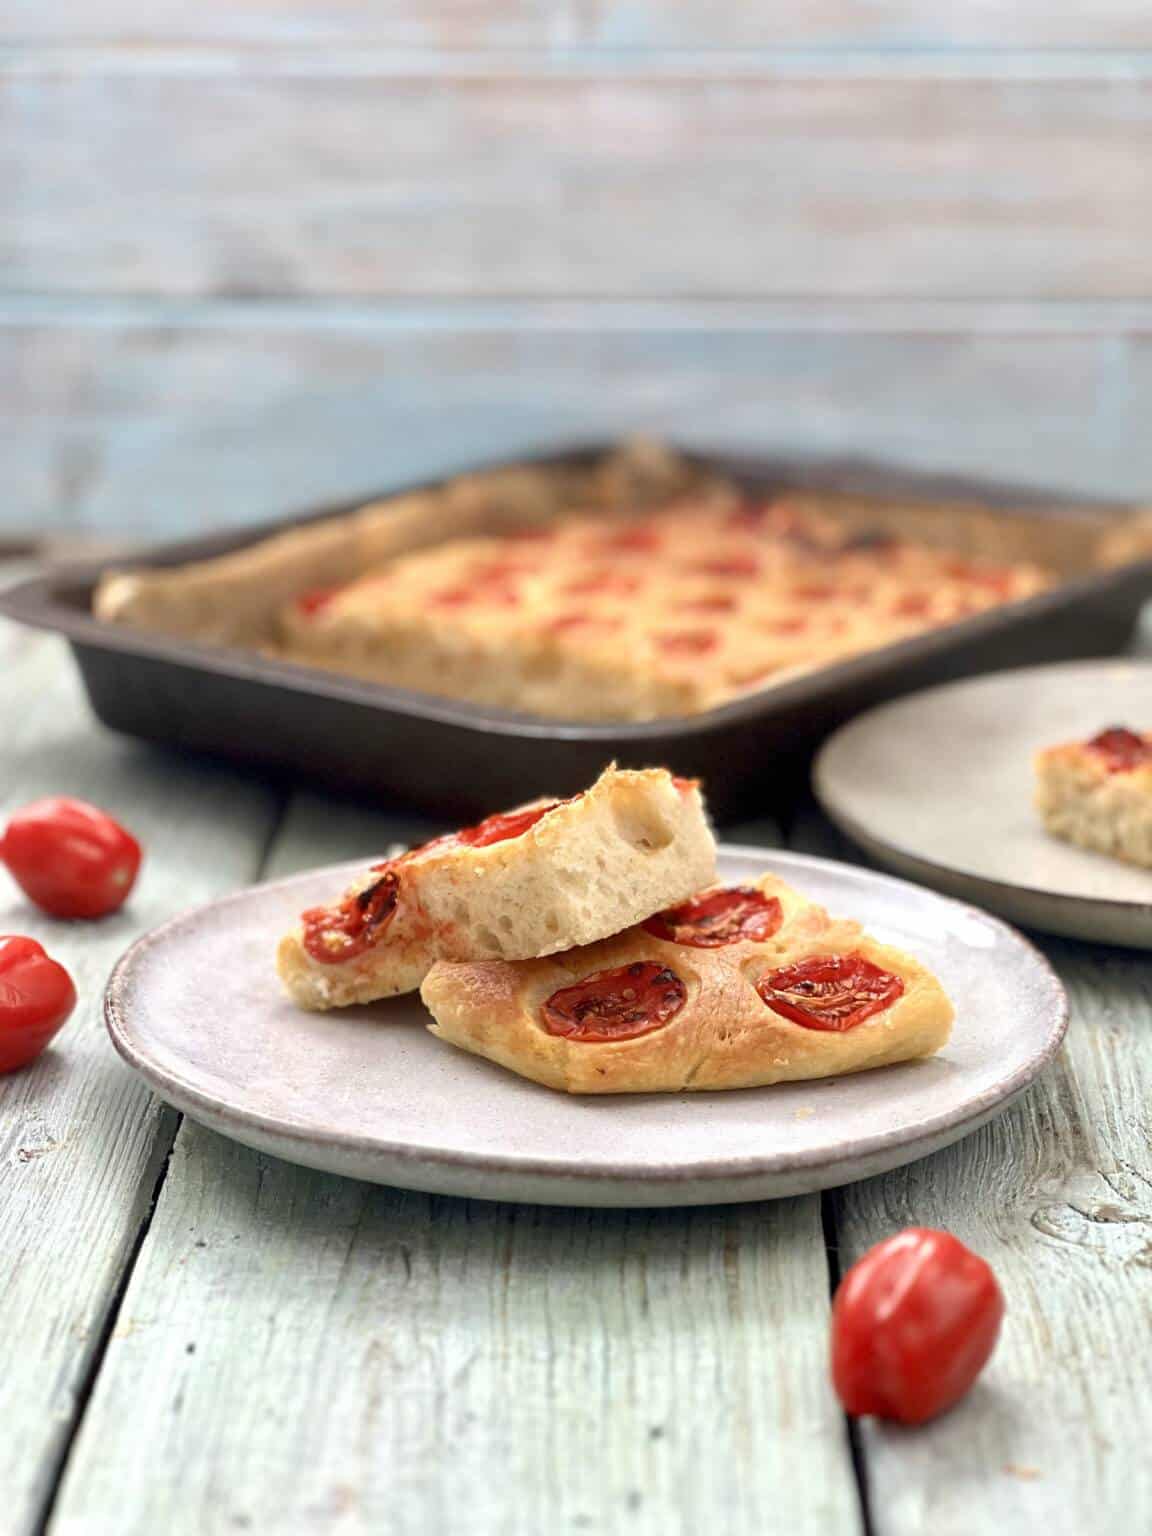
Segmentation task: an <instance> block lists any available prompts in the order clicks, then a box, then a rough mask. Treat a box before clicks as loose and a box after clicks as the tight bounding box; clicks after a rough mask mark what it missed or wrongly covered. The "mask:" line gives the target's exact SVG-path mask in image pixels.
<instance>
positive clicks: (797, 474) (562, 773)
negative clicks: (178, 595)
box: [0, 448, 1152, 820]
mask: <svg viewBox="0 0 1152 1536" xmlns="http://www.w3.org/2000/svg"><path fill="white" fill-rule="evenodd" d="M600 451H603V450H602V449H592V448H587V449H581V450H571V451H568V452H566V453H564V454H557V455H552V456H550V459H549V460H545V461H544V462H549V461H561V460H569V461H570V460H571V459H572V458H573V457H574V456H577V455H579V456H583V455H584V454H590V453H593V452H600ZM695 457H696V459H697V461H698V462H702V463H704V464H706V465H708V466H711V467H714V468H716V469H719V470H721V471H723V472H725V473H727V474H728V475H730V476H732V477H733V478H734V479H736V480H738V481H740V482H741V483H743V484H744V485H745V486H746V487H747V488H748V489H749V490H750V491H753V492H755V491H763V490H768V489H773V488H778V487H780V486H787V485H795V484H797V483H803V485H804V486H805V488H808V489H811V488H813V487H827V488H829V489H840V490H844V489H850V490H856V491H860V492H862V493H866V494H892V495H896V496H901V497H912V498H932V497H936V496H946V497H948V498H961V499H971V500H972V501H974V502H978V503H982V504H984V505H985V506H987V505H990V504H991V505H996V504H1003V505H1005V506H1008V505H1011V506H1012V507H1014V508H1016V509H1019V508H1021V507H1023V506H1027V505H1028V504H1029V503H1041V502H1043V504H1045V505H1047V506H1051V505H1053V503H1054V502H1056V501H1058V498H1053V497H1044V498H1041V497H1038V496H1037V495H1036V493H1035V492H1020V491H1013V490H1012V489H1010V488H1008V487H1005V486H991V485H986V484H978V483H975V482H972V481H963V482H961V481H955V480H948V481H942V480H939V479H926V478H923V477H916V476H911V475H907V474H903V473H896V472H890V471H887V470H884V469H883V468H881V467H878V466H875V465H867V464H861V465H852V464H845V463H840V464H833V465H826V466H823V467H822V468H821V467H815V468H814V467H813V466H811V465H806V466H803V467H802V468H798V467H797V466H795V465H788V464H782V463H781V462H779V461H775V460H774V461H766V460H763V459H759V460H753V459H748V458H740V459H737V458H732V457H723V456H719V455H715V456H708V457H701V456H699V455H697V456H695ZM538 462H539V461H538ZM406 489H412V487H393V488H392V489H391V490H389V491H388V492H387V493H385V494H388V495H392V494H399V492H400V491H401V490H406ZM366 499H367V498H360V499H358V500H357V502H355V503H351V504H348V503H345V504H342V505H340V506H332V507H326V508H323V509H321V510H319V511H313V512H311V513H309V514H307V515H306V516H304V517H297V518H291V519H286V520H284V521H282V522H279V523H277V524H275V525H271V526H265V527H262V528H259V529H251V528H249V529H246V530H244V531H243V532H240V533H235V532H233V533H230V534H224V535H219V536H216V537H210V538H201V539H195V540H190V541H184V542H181V543H179V544H169V545H165V546H162V547H160V548H158V549H153V550H150V551H148V552H145V553H144V554H142V555H139V556H135V557H133V562H132V563H134V564H137V565H153V566H170V565H177V564H180V563H182V562H185V561H192V560H203V559H206V558H210V557H211V556H213V555H218V554H224V553H226V552H228V551H230V550H233V549H238V548H240V547H241V546H243V545H245V544H249V543H252V542H254V541H255V540H257V539H259V538H262V537H265V536H266V535H267V534H268V533H271V532H274V531H277V530H279V529H282V528H284V527H286V526H289V524H298V523H304V522H312V521H315V520H318V519H320V518H323V517H330V516H335V515H339V514H341V513H344V512H347V511H349V510H351V509H352V508H353V507H354V506H359V505H362V504H363V501H364V500H366ZM1120 510H1122V509H1119V508H1118V509H1117V511H1120ZM115 563H116V564H118V565H119V564H123V563H124V562H123V561H122V560H118V561H116V562H115ZM101 569H102V567H101V566H100V565H96V564H89V565H85V566H73V567H69V568H62V569H59V570H55V571H51V572H49V573H48V574H46V575H43V576H39V577H36V578H35V579H33V580H29V581H25V582H22V583H20V584H19V585H17V586H15V587H13V588H11V589H10V590H8V591H6V592H4V593H3V594H0V613H5V614H7V615H8V617H10V618H12V619H16V620H17V621H19V622H20V623H24V624H29V625H32V626H34V627H36V628H39V629H47V630H52V631H55V632H56V633H59V634H62V635H64V636H65V637H66V638H67V639H68V640H69V641H70V643H71V645H72V649H73V652H74V654H75V656H76V660H77V663H78V665H79V667H80V671H81V674H82V676H83V679H84V683H85V686H86V688H87V690H88V697H89V699H90V701H91V704H92V708H93V710H94V711H95V713H96V715H97V716H98V717H99V719H100V720H102V721H103V722H104V724H105V725H107V726H109V727H111V728H112V729H113V730H117V731H123V732H126V733H128V734H130V735H134V736H141V737H145V738H148V739H150V740H152V741H157V742H163V743H167V744H169V745H174V746H176V747H178V748H180V749H183V750H189V751H196V752H207V753H213V754H218V755H223V756H225V757H228V758H231V759H238V760H240V761H242V762H245V763H248V764H252V765H257V766H259V767H261V768H262V769H268V768H272V769H275V770H282V771H286V772H288V773H290V774H292V775H298V776H302V777H306V778H308V779H311V780H318V781H321V782H324V783H327V784H330V785H334V786H339V787H342V788H351V789H354V790H357V791H368V792H369V793H371V794H372V795H373V796H374V797H376V798H378V799H379V798H383V797H387V798H388V799H389V800H395V801H397V802H400V801H402V802H404V803H405V804H406V805H409V806H419V807H422V808H425V809H427V810H430V811H433V812H436V813H441V814H445V815H450V816H477V815H480V814H482V813H486V812H488V811H490V810H492V809H493V808H495V807H498V806H502V805H510V804H514V803H516V802H517V801H520V800H526V799H529V798H531V797H533V796H535V795H539V794H570V793H573V792H575V791H576V790H578V789H580V788H581V787H583V786H584V785H586V784H587V783H589V782H590V780H591V779H592V778H593V777H594V776H595V774H596V773H597V772H598V771H599V770H600V769H601V768H602V767H603V766H604V764H605V763H607V762H609V761H611V760H612V759H615V760H616V761H617V762H618V763H620V764H621V765H631V766H637V767H642V766H646V765H650V764H665V765H667V766H668V767H670V768H672V769H673V770H674V771H675V772H677V773H680V774H683V775H685V776H690V777H699V778H701V779H703V780H704V782H705V785H706V789H707V792H708V797H709V801H710V803H711V805H712V807H713V811H714V814H715V815H716V816H717V818H718V819H720V820H724V819H725V818H730V817H733V816H737V815H739V814H741V813H743V812H746V811H748V810H749V809H752V808H755V809H756V810H758V811H759V812H760V813H761V814H763V812H764V811H765V810H769V811H771V810H774V809H776V808H777V807H779V806H780V805H781V804H782V803H783V802H785V801H787V800H788V799H789V798H790V797H791V795H792V793H793V791H794V789H795V787H796V785H797V783H798V780H799V777H800V775H801V774H802V773H803V771H804V769H805V767H806V764H807V762H808V760H809V758H810V756H811V753H812V751H813V749H814V748H815V747H816V746H817V745H818V744H819V743H820V741H821V740H822V739H823V738H824V737H825V736H826V735H827V734H828V732H829V731H830V730H832V729H833V728H834V727H835V726H836V725H838V724H839V723H840V722H841V721H843V720H845V719H847V718H848V717H849V716H851V715H854V714H856V713H858V712H859V711H860V710H862V709H866V708H868V707H869V706H871V705H873V704H875V703H878V702H880V701H882V700H884V699H890V698H895V697H896V696H898V695H900V694H904V693H909V692H911V691H913V690H914V689H917V688H923V687H925V686H927V685H930V684H934V683H940V682H945V681H948V680H949V679H952V678H956V677H961V676H964V675H967V674H970V673H975V672H983V671H992V670H996V669H998V668H1004V667H1017V666H1021V665H1027V664H1029V663H1035V662H1044V661H1056V660H1062V659H1066V658H1071V657H1080V656H1100V655H1109V654H1113V653H1115V652H1116V651H1119V650H1121V649H1123V647H1124V645H1125V644H1126V642H1127V641H1128V639H1129V637H1130V635H1131V632H1132V628H1133V625H1134V623H1135V620H1136V616H1137V614H1138V612H1139V609H1140V607H1141V605H1142V604H1143V602H1144V601H1145V600H1146V599H1147V598H1148V597H1149V596H1150V595H1152V559H1146V560H1140V561H1139V562H1138V563H1133V564H1130V565H1124V566H1120V567H1116V568H1111V569H1094V570H1092V571H1091V572H1088V573H1086V574H1084V575H1081V576H1073V577H1072V578H1071V579H1069V580H1066V581H1064V582H1062V583H1061V584H1060V585H1059V586H1057V587H1056V588H1054V589H1053V590H1051V591H1048V592H1045V593H1042V594H1040V595H1039V596H1036V597H1033V598H1030V599H1028V600H1027V601H1025V602H1021V603H1016V604H1013V605H1011V606H1009V607H1006V608H1003V609H996V610H992V611H990V612H987V613H984V614H981V615H978V616H977V617H975V618H971V619H968V620H965V621H964V622H962V623H959V624H955V625H952V626H950V627H948V628H947V629H942V630H936V631H933V632H930V633H927V634H921V635H917V636H914V637H912V638H910V639H907V640H903V641H900V642H898V643H897V644H893V645H889V646H885V647H883V648H882V649H879V650H876V651H871V652H868V653H866V654H864V655H860V656H855V657H852V658H850V659H848V660H846V661H842V662H838V663H836V664H835V665H833V666H828V667H825V668H822V669H820V670H818V671H815V672H811V673H808V674H806V675H804V676H799V677H796V678H795V679H793V680H792V681H789V682H786V683H782V684H777V685H776V686H774V687H771V688H769V689H766V690H764V691H763V692H761V693H757V694H754V695H750V696H747V697H744V698H741V699H738V700H736V701H734V702H733V703H730V704H726V705H724V706H722V707H721V708H719V709H714V710H711V711H709V712H708V713H707V714H702V715H694V716H691V717H687V718H680V719H666V720H655V721H646V722H642V723H630V722H622V723H619V724H612V723H610V724H599V723H598V724H589V723H587V722H573V723H567V722H563V721H552V720H540V719H532V718H526V717H523V716H518V715H514V714H512V713H510V712H508V711H505V710H500V709H494V708H489V707H483V706H477V705H472V704H467V703H460V702H457V701H455V700H452V699H444V698H435V697H432V696H430V695H427V694H418V693H411V692H408V691H406V690H403V689H398V688H389V687H385V686H383V685H380V684H377V683H369V682H363V681H359V680H357V679H352V678H344V677H340V676H336V675H333V674H331V673H327V672H321V671H315V670H312V669H310V668H307V667H301V666H297V665H294V664H292V663H289V662H284V661H280V660H276V659H273V658H270V657H265V656H263V655H260V654H258V653H257V652H254V651H245V650H240V649H226V648H222V647H215V646H209V645H203V644H197V643H194V642H192V641H188V640H182V639H173V638H171V637H166V636H163V635H158V634H149V633H147V632H145V631H143V630H136V629H130V628H127V627H124V626H121V625H115V624H109V623H106V622H104V621H102V620H99V619H96V618H94V617H93V616H92V612H91V602H92V593H93V589H94V587H95V584H96V581H97V580H98V578H99V575H100V572H101ZM908 749H909V751H913V752H914V751H915V750H916V744H915V742H909V744H908Z"/></svg>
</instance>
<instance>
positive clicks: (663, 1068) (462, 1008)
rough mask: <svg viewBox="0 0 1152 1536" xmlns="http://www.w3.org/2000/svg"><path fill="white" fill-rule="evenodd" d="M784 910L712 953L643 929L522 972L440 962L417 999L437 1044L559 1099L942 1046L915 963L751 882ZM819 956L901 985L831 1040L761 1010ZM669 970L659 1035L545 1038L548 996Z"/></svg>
mask: <svg viewBox="0 0 1152 1536" xmlns="http://www.w3.org/2000/svg"><path fill="white" fill-rule="evenodd" d="M757 884H758V886H759V888H760V889H761V890H762V891H763V892H764V893H765V894H766V895H768V896H775V897H776V898H777V899H779V900H780V901H781V904H782V906H783V908H784V922H783V924H782V926H781V928H780V929H779V931H778V932H777V933H776V934H775V935H774V936H773V937H772V938H771V939H769V940H768V941H766V942H763V943H759V942H748V941H743V942H739V943H735V944H730V945H727V946H724V947H723V948H716V949H702V948H695V947H692V946H689V945H684V944H676V943H670V942H668V941H666V940H663V939H660V938H656V937H654V936H653V935H652V934H651V933H649V932H647V931H645V930H644V929H643V928H633V929H631V930H630V931H628V932H627V933H622V934H619V935H617V936H616V937H615V938H611V939H607V940H605V941H603V942H602V943H598V944H594V945H590V946H587V947H585V948H583V949H580V950H574V951H570V952H568V953H565V954H560V955H554V956H551V957H550V958H548V959H540V960H531V961H526V962H522V963H520V964H508V963H505V962H500V961H493V962H487V963H480V964H463V965H461V964H451V963H442V964H438V965H436V966H434V967H433V969H432V970H431V971H430V973H429V975H428V976H427V978H426V980H425V982H424V985H423V988H422V989H421V996H422V997H423V999H424V1002H425V1003H426V1004H427V1006H428V1008H429V1010H430V1012H431V1013H432V1015H433V1020H434V1022H433V1023H432V1024H431V1025H430V1026H429V1027H430V1028H431V1030H432V1032H433V1033H434V1034H435V1035H437V1036H438V1037H439V1038H440V1039H442V1040H445V1041H448V1042H449V1043H450V1044H453V1045H457V1046H460V1047H461V1048H462V1049H464V1050H467V1051H472V1052H474V1053H475V1054H477V1055H480V1056H485V1057H487V1058H488V1059H489V1060H491V1061H495V1062H497V1063H498V1064H499V1065H501V1066H504V1067H507V1068H509V1069H510V1070H511V1071H513V1072H517V1073H519V1074H520V1075H521V1076H523V1077H528V1078H532V1079H534V1080H535V1081H536V1082H539V1083H543V1084H544V1085H545V1086H547V1087H550V1088H557V1089H562V1090H565V1091H567V1092H569V1093H672V1092H679V1091H681V1090H684V1089H689V1090H697V1091H707V1090H714V1089H727V1088H751V1087H763V1086H765V1085H768V1084H771V1083H778V1082H786V1081H792V1080H799V1079H807V1078H821V1077H834V1076H838V1075H840V1074H842V1073H846V1072H858V1071H861V1070H863V1069H865V1068H869V1067H877V1066H884V1065H887V1064H889V1063H892V1062H897V1061H907V1060H911V1059H914V1058H917V1057H921V1056H928V1055H931V1054H933V1053H934V1052H935V1051H937V1050H939V1049H940V1048H941V1046H942V1045H943V1044H944V1043H945V1041H946V1040H947V1038H948V1033H949V1030H950V1027H951V1022H952V1007H951V1004H950V1003H949V1001H948V998H947V996H946V995H945V993H944V991H943V989H942V987H941V986H940V983H939V982H938V981H937V980H936V978H935V977H934V976H933V975H932V974H931V973H930V972H929V971H928V970H927V969H926V968H925V967H924V966H923V965H921V964H920V962H919V961H917V960H915V959H913V958H912V957H911V956H909V955H906V954H903V953H902V952H900V951H899V950H895V949H892V948H889V947H887V946H885V945H881V944H878V943H876V942H875V941H874V940H873V939H870V938H868V937H867V936H866V935H864V934H862V933H861V931H860V928H859V925H858V924H856V923H854V922H850V921H837V920H834V919H832V918H830V917H829V916H828V913H827V912H826V911H825V910H824V908H823V907H820V906H818V905H817V904H815V903H813V902H810V901H807V900H806V899H805V898H804V897H802V896H800V895H799V894H798V893H796V892H795V891H792V890H791V889H790V888H789V887H788V886H786V885H785V884H784V883H783V882H782V881H780V880H779V879H777V878H776V877H775V876H773V875H765V876H764V877H763V879H762V880H760V881H759V882H757ZM817 955H860V956H862V957H863V958H864V959H866V960H868V961H871V962H872V963H873V964H875V965H877V966H879V967H880V968H881V969H882V970H886V971H890V972H892V973H893V974H895V975H896V976H898V977H900V978H901V980H902V981H903V983H904V991H903V995H902V996H901V997H900V998H899V999H898V1000H897V1001H896V1002H895V1003H893V1004H892V1005H891V1006H890V1007H888V1008H886V1009H885V1010H884V1011H883V1012H881V1013H878V1014H876V1015H874V1016H873V1017H872V1018H868V1019H865V1020H864V1021H863V1022H862V1023H859V1024H857V1025H855V1026H854V1027H853V1028H851V1029H848V1030H846V1031H844V1032H842V1033H836V1032H831V1031H821V1030H815V1029H809V1028H806V1027H804V1026H802V1025H800V1024H796V1023H793V1022H792V1021H791V1020H789V1019H787V1018H784V1017H782V1016H781V1015H779V1014H777V1013H775V1012H773V1011H772V1010H771V1009H770V1008H769V1007H768V1006H767V1005H766V1004H765V1003H764V1002H763V1001H762V999H761V997H760V995H759V993H758V992H757V991H756V986H755V983H756V982H757V980H759V979H760V978H762V977H763V976H765V975H766V974H767V973H769V972H771V971H774V970H775V969H776V968H777V967H779V966H782V965H789V964H792V963H794V962H797V961H801V960H805V959H808V958H810V957H813V956H817ZM638 961H639V962H643V961H654V962H656V963H658V964H659V965H661V966H669V967H671V969H672V970H673V971H674V972H675V974H676V976H677V977H678V978H679V979H680V981H681V982H682V983H683V985H684V987H685V989H686V998H685V1001H684V1004H683V1006H682V1007H681V1008H680V1010H679V1012H678V1013H677V1014H676V1015H675V1016H674V1017H673V1018H672V1019H671V1021H670V1022H669V1023H668V1024H666V1025H664V1026H663V1027H662V1028H659V1029H656V1030H653V1031H652V1032H651V1033H649V1034H646V1035H641V1036H639V1037H637V1038H635V1039H631V1040H618V1041H611V1042H608V1043H588V1042H584V1041H574V1040H570V1039H567V1038H564V1037H560V1036H557V1035H554V1034H550V1033H549V1032H548V1031H547V1030H546V1029H545V1027H544V1025H543V1022H542V1017H543V1016H542V1012H541V1009H542V1005H543V1004H544V1002H545V1000H546V999H547V998H549V997H550V996H551V995H552V994H553V993H554V992H556V991H557V990H558V989H560V988H563V987H566V986H569V985H571V984H573V983H574V982H577V981H579V980H582V979H583V978H585V977H588V976H590V975H594V974H596V973H598V972H601V971H604V970H611V969H614V968H615V967H618V966H625V965H631V964H634V963H636V962H638Z"/></svg>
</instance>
